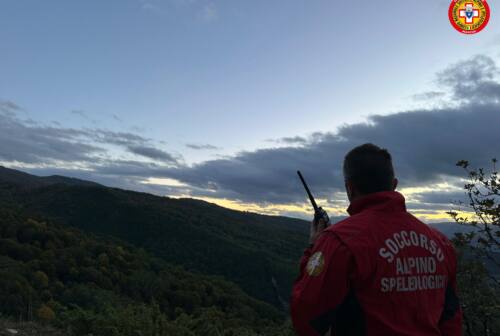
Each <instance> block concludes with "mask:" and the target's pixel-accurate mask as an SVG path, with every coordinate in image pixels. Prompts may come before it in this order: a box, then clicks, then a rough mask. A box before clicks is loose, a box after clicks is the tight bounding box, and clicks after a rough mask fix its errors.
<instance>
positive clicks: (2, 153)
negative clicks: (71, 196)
mask: <svg viewBox="0 0 500 336" xmlns="http://www.w3.org/2000/svg"><path fill="white" fill-rule="evenodd" d="M19 110H20V108H19V107H18V106H17V105H16V104H14V103H12V102H9V101H0V161H1V162H3V163H4V164H5V163H9V162H12V163H15V164H17V165H23V164H24V165H26V164H29V165H34V164H35V165H36V164H38V165H53V166H59V165H64V166H70V165H72V164H73V165H78V166H84V167H86V168H89V169H90V168H91V167H94V166H96V165H100V164H102V163H103V162H106V161H107V160H111V161H114V158H113V155H114V153H113V151H112V150H111V149H110V147H113V146H114V147H116V148H118V150H122V151H126V152H129V153H131V154H134V155H135V156H140V157H144V158H148V159H152V160H157V161H161V162H162V163H164V164H167V163H168V164H169V165H170V166H171V165H175V164H177V158H176V157H175V156H173V155H171V154H169V153H167V152H165V151H163V150H160V149H157V148H155V147H154V145H153V142H152V140H151V139H148V138H144V137H142V136H140V135H137V134H134V133H128V132H116V131H110V130H105V129H92V128H81V129H76V128H66V127H62V126H60V124H55V123H51V125H50V126H47V125H43V124H40V123H37V122H35V121H33V120H30V119H21V118H20V117H19V116H18V114H17V112H18V111H19Z"/></svg>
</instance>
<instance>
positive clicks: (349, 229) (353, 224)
mask: <svg viewBox="0 0 500 336" xmlns="http://www.w3.org/2000/svg"><path fill="white" fill-rule="evenodd" d="M371 220H372V218H371V216H367V214H364V213H360V214H356V215H353V216H350V217H347V218H345V219H343V220H341V221H340V222H337V223H335V224H333V225H332V226H330V227H329V228H328V229H327V230H326V231H329V232H331V233H333V234H335V235H337V236H338V237H339V238H340V239H341V240H345V239H349V238H353V237H356V236H358V235H360V234H361V233H363V232H365V231H366V227H367V226H368V225H369V224H370V222H371Z"/></svg>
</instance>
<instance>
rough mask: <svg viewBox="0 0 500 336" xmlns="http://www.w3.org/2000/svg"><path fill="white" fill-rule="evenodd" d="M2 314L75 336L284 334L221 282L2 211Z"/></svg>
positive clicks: (275, 314) (276, 320)
mask: <svg viewBox="0 0 500 336" xmlns="http://www.w3.org/2000/svg"><path fill="white" fill-rule="evenodd" d="M0 298H1V300H2V301H1V304H0V313H1V314H3V315H6V316H11V317H13V318H15V319H21V320H32V319H34V318H36V319H38V320H40V321H42V322H45V323H51V324H52V325H54V326H57V327H59V328H61V329H69V330H70V331H71V332H72V333H73V334H75V335H87V334H92V335H103V336H104V335H106V336H109V335H159V334H161V335H286V334H287V333H288V332H289V327H288V326H287V325H286V324H285V325H284V324H283V323H284V314H283V313H282V312H279V311H278V310H277V309H276V308H274V307H273V306H271V305H269V304H266V303H263V302H260V301H258V300H256V299H254V298H251V297H250V296H248V295H246V294H245V293H244V292H243V291H241V290H240V289H239V288H238V287H237V286H235V285H234V284H231V283H229V282H227V281H225V280H223V279H221V278H218V277H213V276H206V275H201V274H197V273H196V274H195V273H190V272H187V271H185V270H184V269H182V268H181V267H178V266H172V265H169V264H167V263H165V262H164V261H163V260H161V259H159V258H154V257H152V256H150V255H149V254H148V253H147V252H145V251H144V250H142V249H137V248H135V247H133V246H131V245H130V244H127V243H125V242H122V241H119V240H109V239H102V238H97V237H95V236H93V235H89V234H84V233H82V232H80V231H79V230H77V229H74V228H70V227H67V226H63V225H58V224H55V223H53V222H52V221H50V220H46V219H41V218H38V217H36V218H33V217H30V216H27V215H26V214H24V213H23V211H21V210H19V209H18V208H16V207H8V206H5V205H2V206H1V207H0Z"/></svg>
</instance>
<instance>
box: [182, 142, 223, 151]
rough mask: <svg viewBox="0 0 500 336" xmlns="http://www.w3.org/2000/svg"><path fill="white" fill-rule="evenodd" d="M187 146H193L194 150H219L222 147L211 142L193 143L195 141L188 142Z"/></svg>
mask: <svg viewBox="0 0 500 336" xmlns="http://www.w3.org/2000/svg"><path fill="white" fill-rule="evenodd" d="M186 147H187V148H191V149H194V150H217V149H221V148H220V147H217V146H214V145H210V144H193V143H188V144H186Z"/></svg>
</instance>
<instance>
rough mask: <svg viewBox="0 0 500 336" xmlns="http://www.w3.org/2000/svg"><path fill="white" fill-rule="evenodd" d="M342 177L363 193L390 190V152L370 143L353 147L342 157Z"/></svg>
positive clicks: (391, 179)
mask: <svg viewBox="0 0 500 336" xmlns="http://www.w3.org/2000/svg"><path fill="white" fill-rule="evenodd" d="M344 178H345V179H346V181H351V183H352V184H353V186H354V187H355V188H356V189H357V190H358V191H359V192H360V193H363V194H370V193H374V192H379V191H390V190H392V187H393V185H392V181H393V179H394V168H393V167H392V157H391V154H390V153H389V152H388V151H387V149H384V148H380V147H378V146H376V145H374V144H371V143H366V144H364V145H361V146H358V147H356V148H353V149H352V150H351V151H350V152H349V153H347V155H346V156H345V158H344Z"/></svg>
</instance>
